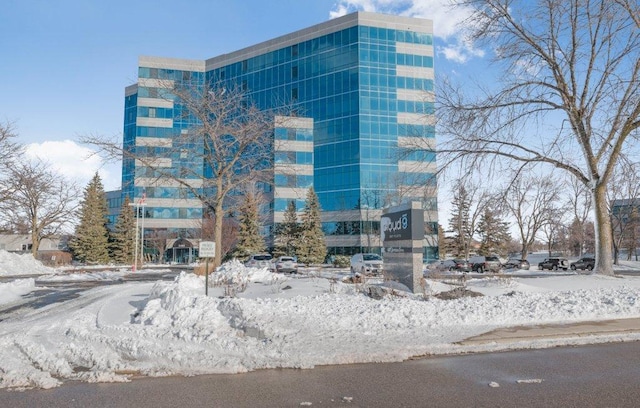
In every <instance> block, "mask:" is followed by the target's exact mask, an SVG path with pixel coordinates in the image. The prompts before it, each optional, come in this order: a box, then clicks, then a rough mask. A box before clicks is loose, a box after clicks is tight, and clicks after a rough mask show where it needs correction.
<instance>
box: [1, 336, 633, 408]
mask: <svg viewBox="0 0 640 408" xmlns="http://www.w3.org/2000/svg"><path fill="white" fill-rule="evenodd" d="M639 378H640V342H633V343H618V344H607V345H596V346H584V347H566V348H553V349H547V350H530V351H516V352H506V353H492V354H474V355H465V356H449V357H433V358H425V359H419V360H414V361H408V362H404V363H385V364H356V365H345V366H327V367H317V368H315V369H311V370H290V369H287V370H280V369H278V370H263V371H258V372H253V373H245V374H235V375H206V376H196V377H187V378H185V377H168V378H140V379H134V380H133V381H132V382H130V383H122V384H117V383H116V384H113V383H108V384H87V383H79V382H74V383H67V384H65V385H63V386H61V387H59V388H55V389H51V390H28V391H24V392H19V391H7V390H0V406H1V407H13V408H20V407H30V408H32V407H139V408H146V407H149V408H151V407H153V408H160V407H301V406H311V407H347V406H348V407H518V408H527V407H581V408H588V407H622V408H624V407H634V408H635V407H638V406H640V387H639V386H638V384H639V381H640V380H639Z"/></svg>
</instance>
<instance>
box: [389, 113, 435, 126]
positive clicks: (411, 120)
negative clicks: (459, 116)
mask: <svg viewBox="0 0 640 408" xmlns="http://www.w3.org/2000/svg"><path fill="white" fill-rule="evenodd" d="M435 121H436V119H435V116H434V115H427V114H424V113H413V112H398V124H400V125H435Z"/></svg>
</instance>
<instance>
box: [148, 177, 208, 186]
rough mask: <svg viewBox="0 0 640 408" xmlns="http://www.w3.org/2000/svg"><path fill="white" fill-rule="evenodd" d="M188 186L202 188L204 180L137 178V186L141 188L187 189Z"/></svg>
mask: <svg viewBox="0 0 640 408" xmlns="http://www.w3.org/2000/svg"><path fill="white" fill-rule="evenodd" d="M184 184H187V185H189V186H191V187H193V188H201V187H202V185H203V181H202V179H180V181H178V180H174V179H169V178H163V179H158V178H155V177H153V178H152V177H136V179H135V185H136V186H139V187H185V186H184Z"/></svg>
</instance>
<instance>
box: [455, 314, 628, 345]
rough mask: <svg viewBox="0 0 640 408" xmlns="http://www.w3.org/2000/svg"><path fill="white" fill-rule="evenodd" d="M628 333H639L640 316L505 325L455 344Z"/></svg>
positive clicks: (513, 341) (512, 341)
mask: <svg viewBox="0 0 640 408" xmlns="http://www.w3.org/2000/svg"><path fill="white" fill-rule="evenodd" d="M629 333H640V318H629V319H616V320H600V321H585V322H579V323H565V324H544V325H535V326H516V327H507V328H501V329H496V330H493V331H490V332H487V333H484V334H481V335H479V336H474V337H470V338H468V339H465V340H462V341H460V342H458V343H457V344H459V345H463V346H466V345H479V344H488V343H515V342H519V341H526V340H536V339H558V338H566V337H586V336H593V335H612V334H629Z"/></svg>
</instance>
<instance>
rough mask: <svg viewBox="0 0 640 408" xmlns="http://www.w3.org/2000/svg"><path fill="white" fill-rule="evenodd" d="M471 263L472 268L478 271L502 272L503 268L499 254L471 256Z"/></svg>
mask: <svg viewBox="0 0 640 408" xmlns="http://www.w3.org/2000/svg"><path fill="white" fill-rule="evenodd" d="M469 263H470V264H471V269H472V270H473V271H475V272H478V273H484V272H485V271H490V272H500V271H501V270H502V262H500V259H499V258H498V257H497V256H472V257H471V258H469Z"/></svg>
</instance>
